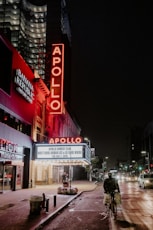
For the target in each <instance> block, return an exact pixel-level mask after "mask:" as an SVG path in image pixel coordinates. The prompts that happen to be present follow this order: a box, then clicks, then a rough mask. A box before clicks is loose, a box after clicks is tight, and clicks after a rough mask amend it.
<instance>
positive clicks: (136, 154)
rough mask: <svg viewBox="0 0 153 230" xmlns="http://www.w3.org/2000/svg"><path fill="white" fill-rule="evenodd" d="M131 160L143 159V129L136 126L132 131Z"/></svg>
mask: <svg viewBox="0 0 153 230" xmlns="http://www.w3.org/2000/svg"><path fill="white" fill-rule="evenodd" d="M130 140H131V141H130V142H131V143H130V146H131V151H130V160H131V161H136V162H137V161H138V160H139V159H140V158H141V151H142V140H143V128H142V127H138V126H135V127H133V128H132V129H131V138H130Z"/></svg>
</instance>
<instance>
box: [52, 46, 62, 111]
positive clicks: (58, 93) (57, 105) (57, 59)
mask: <svg viewBox="0 0 153 230" xmlns="http://www.w3.org/2000/svg"><path fill="white" fill-rule="evenodd" d="M63 76H64V44H53V45H52V68H51V88H50V91H51V96H50V108H51V114H61V113H62V107H63V106H62V105H63Z"/></svg>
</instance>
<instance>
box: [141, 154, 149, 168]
mask: <svg viewBox="0 0 153 230" xmlns="http://www.w3.org/2000/svg"><path fill="white" fill-rule="evenodd" d="M141 154H142V156H145V159H146V157H147V163H148V171H149V172H150V155H149V152H147V151H141Z"/></svg>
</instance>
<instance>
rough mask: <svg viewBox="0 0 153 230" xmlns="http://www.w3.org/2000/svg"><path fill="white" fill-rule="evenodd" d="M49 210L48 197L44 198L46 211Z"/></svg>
mask: <svg viewBox="0 0 153 230" xmlns="http://www.w3.org/2000/svg"><path fill="white" fill-rule="evenodd" d="M48 211H49V199H46V212H48Z"/></svg>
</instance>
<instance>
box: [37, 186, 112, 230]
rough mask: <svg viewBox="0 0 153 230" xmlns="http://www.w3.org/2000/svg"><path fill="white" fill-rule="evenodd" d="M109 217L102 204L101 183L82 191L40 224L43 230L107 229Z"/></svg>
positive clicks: (108, 227)
mask: <svg viewBox="0 0 153 230" xmlns="http://www.w3.org/2000/svg"><path fill="white" fill-rule="evenodd" d="M109 225H110V224H109V218H108V217H107V216H106V211H105V206H104V204H103V189H102V184H99V185H98V186H97V188H96V189H95V190H93V191H90V192H84V193H83V194H82V195H80V196H79V197H77V198H76V199H75V200H73V201H72V202H71V203H70V204H69V205H68V206H67V207H66V208H65V209H64V210H63V211H62V212H61V213H58V215H57V216H56V217H55V218H54V219H53V220H51V221H50V222H49V223H47V224H46V225H45V226H41V229H43V230H55V229H56V230H58V229H64V230H65V229H66V230H100V229H101V230H109V229H110V226H109Z"/></svg>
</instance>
